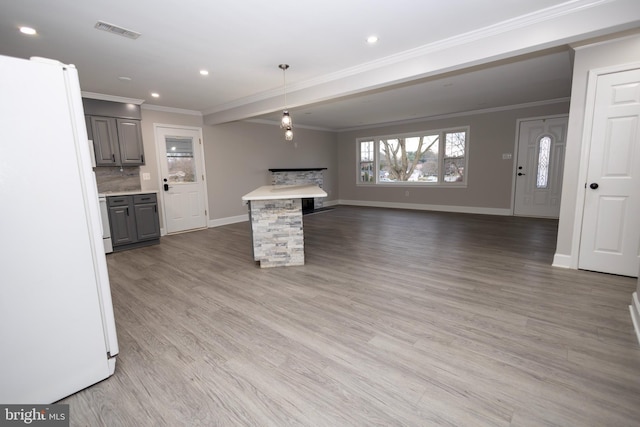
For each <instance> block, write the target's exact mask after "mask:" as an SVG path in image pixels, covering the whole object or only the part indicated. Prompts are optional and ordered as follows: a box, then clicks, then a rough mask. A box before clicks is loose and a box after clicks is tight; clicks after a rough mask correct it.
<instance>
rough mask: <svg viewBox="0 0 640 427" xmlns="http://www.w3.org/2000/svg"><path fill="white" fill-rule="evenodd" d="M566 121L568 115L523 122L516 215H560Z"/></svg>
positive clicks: (519, 147)
mask: <svg viewBox="0 0 640 427" xmlns="http://www.w3.org/2000/svg"><path fill="white" fill-rule="evenodd" d="M567 121H568V118H567V117H566V116H565V117H550V118H543V119H536V120H526V121H521V122H520V127H519V131H518V158H517V163H516V165H517V170H516V190H515V198H514V200H515V203H514V214H515V215H521V216H533V217H549V218H558V217H559V216H560V195H561V193H562V172H563V168H564V151H565V145H566V142H567Z"/></svg>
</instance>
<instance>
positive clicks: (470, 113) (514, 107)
mask: <svg viewBox="0 0 640 427" xmlns="http://www.w3.org/2000/svg"><path fill="white" fill-rule="evenodd" d="M570 101H571V98H569V97H567V98H555V99H548V100H544V101H535V102H527V103H523V104H513V105H505V106H502V107H492V108H483V109H478V110H469V111H460V112H458V113H449V114H439V115H437V116H424V117H417V118H413V119H407V120H397V121H392V122H383V123H376V124H371V125H364V126H354V127H350V128H341V129H333V131H334V132H350V131H354V130H363V129H375V128H379V127H385V126H396V125H405V124H410V123H420V122H428V121H433V120H443V119H450V118H453V117H466V116H476V115H480V114H489V113H497V112H500V111H508V110H518V109H521V108H532V107H540V106H543V105H553V104H561V103H563V102H566V103H568V102H570Z"/></svg>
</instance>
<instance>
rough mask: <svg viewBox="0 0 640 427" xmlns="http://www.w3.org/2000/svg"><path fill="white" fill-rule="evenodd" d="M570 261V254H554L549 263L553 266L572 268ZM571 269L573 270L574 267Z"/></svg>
mask: <svg viewBox="0 0 640 427" xmlns="http://www.w3.org/2000/svg"><path fill="white" fill-rule="evenodd" d="M572 261H573V259H572V257H571V256H570V255H563V254H555V255H554V256H553V263H552V264H551V265H552V266H554V267H562V268H573V267H572V265H571V264H572ZM573 269H574V270H575V268H573Z"/></svg>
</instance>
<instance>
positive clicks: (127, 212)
mask: <svg viewBox="0 0 640 427" xmlns="http://www.w3.org/2000/svg"><path fill="white" fill-rule="evenodd" d="M127 216H129V208H128V207H127Z"/></svg>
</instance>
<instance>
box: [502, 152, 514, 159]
mask: <svg viewBox="0 0 640 427" xmlns="http://www.w3.org/2000/svg"><path fill="white" fill-rule="evenodd" d="M512 158H513V154H511V153H502V160H511V159H512Z"/></svg>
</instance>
